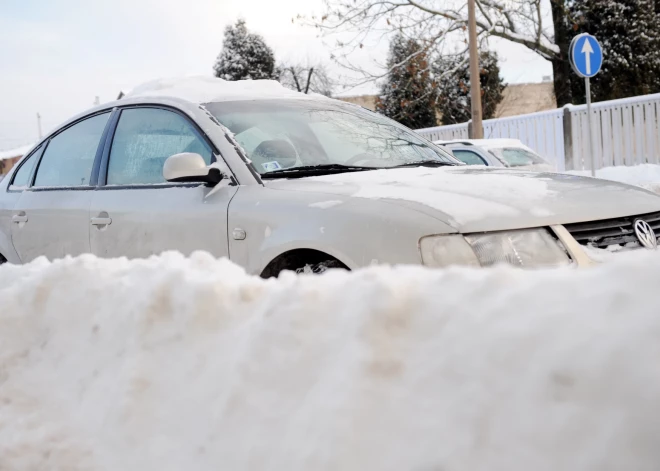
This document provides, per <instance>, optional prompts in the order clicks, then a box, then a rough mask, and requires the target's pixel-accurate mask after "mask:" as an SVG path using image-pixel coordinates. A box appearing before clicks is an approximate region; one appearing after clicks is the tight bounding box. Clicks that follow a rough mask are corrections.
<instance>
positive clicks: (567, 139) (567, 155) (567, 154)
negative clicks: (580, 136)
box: [564, 105, 575, 170]
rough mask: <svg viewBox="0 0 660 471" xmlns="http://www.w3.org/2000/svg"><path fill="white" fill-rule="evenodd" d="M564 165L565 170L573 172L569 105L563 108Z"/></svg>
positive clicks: (571, 117) (571, 121)
mask: <svg viewBox="0 0 660 471" xmlns="http://www.w3.org/2000/svg"><path fill="white" fill-rule="evenodd" d="M564 164H565V167H566V170H575V160H574V156H573V114H572V113H571V108H570V106H569V105H566V106H564Z"/></svg>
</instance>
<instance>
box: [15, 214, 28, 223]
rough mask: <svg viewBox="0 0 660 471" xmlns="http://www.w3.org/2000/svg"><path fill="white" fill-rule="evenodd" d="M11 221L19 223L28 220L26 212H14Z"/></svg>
mask: <svg viewBox="0 0 660 471" xmlns="http://www.w3.org/2000/svg"><path fill="white" fill-rule="evenodd" d="M11 221H12V222H15V223H16V224H20V223H22V222H28V217H27V214H25V213H23V214H14V215H13V216H12V217H11Z"/></svg>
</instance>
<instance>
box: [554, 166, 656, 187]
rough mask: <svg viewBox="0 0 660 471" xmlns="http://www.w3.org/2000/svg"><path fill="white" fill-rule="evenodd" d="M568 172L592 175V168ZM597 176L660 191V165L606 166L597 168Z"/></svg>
mask: <svg viewBox="0 0 660 471" xmlns="http://www.w3.org/2000/svg"><path fill="white" fill-rule="evenodd" d="M566 173H570V174H573V175H582V176H587V177H590V176H591V171H590V170H572V171H569V172H566ZM596 178H604V179H605V180H614V181H617V182H622V183H628V184H630V185H637V186H641V187H642V188H646V189H647V190H650V191H654V192H656V193H660V165H655V164H643V165H635V166H617V167H605V168H601V169H599V170H596Z"/></svg>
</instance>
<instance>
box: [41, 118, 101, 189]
mask: <svg viewBox="0 0 660 471" xmlns="http://www.w3.org/2000/svg"><path fill="white" fill-rule="evenodd" d="M109 117H110V113H104V114H100V115H97V116H93V117H91V118H87V119H86V120H84V121H81V122H79V123H77V124H74V125H73V126H71V127H70V128H67V129H65V130H64V131H62V132H61V133H59V134H58V135H56V136H55V137H54V138H52V139H51V140H50V143H49V144H48V146H47V148H46V151H45V152H44V156H43V157H42V159H41V163H40V164H39V168H38V169H37V176H36V178H35V181H34V186H38V187H44V186H47V187H48V186H54V187H62V186H66V187H70V186H85V185H89V179H90V177H91V175H92V167H93V165H94V158H95V157H96V150H97V149H98V146H99V143H100V141H101V136H102V135H103V130H104V129H105V125H106V123H107V122H108V118H109Z"/></svg>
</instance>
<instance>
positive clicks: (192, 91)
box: [126, 76, 325, 103]
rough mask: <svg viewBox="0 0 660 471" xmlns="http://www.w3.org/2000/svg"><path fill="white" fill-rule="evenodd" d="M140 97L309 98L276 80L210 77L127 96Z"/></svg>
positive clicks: (165, 82) (150, 85) (161, 82)
mask: <svg viewBox="0 0 660 471" xmlns="http://www.w3.org/2000/svg"><path fill="white" fill-rule="evenodd" d="M139 96H170V97H175V98H181V99H183V100H188V101H191V102H193V103H210V102H214V101H230V100H250V99H251V100H254V99H257V98H260V99H273V98H308V97H309V95H305V94H303V93H299V92H296V91H293V90H290V89H288V88H285V87H283V86H282V85H281V84H280V83H279V82H277V81H275V80H237V81H227V80H223V79H219V78H216V77H207V76H195V77H179V78H162V79H157V80H152V81H150V82H146V83H144V84H142V85H138V86H137V87H135V88H134V89H133V90H131V91H130V92H128V93H127V94H126V97H127V98H130V97H139ZM324 98H325V97H324Z"/></svg>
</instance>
